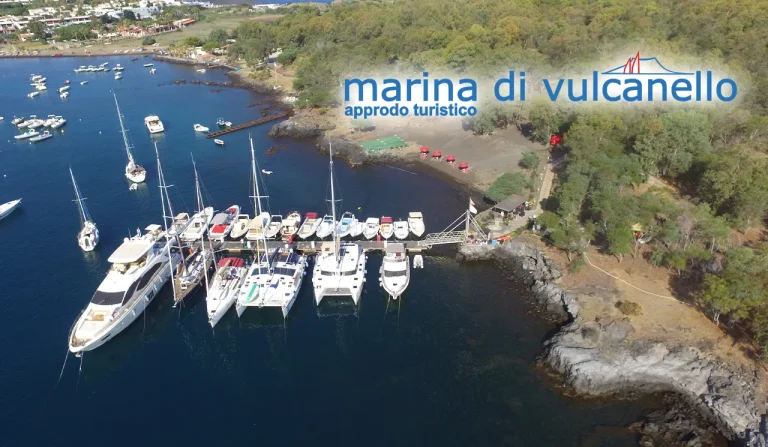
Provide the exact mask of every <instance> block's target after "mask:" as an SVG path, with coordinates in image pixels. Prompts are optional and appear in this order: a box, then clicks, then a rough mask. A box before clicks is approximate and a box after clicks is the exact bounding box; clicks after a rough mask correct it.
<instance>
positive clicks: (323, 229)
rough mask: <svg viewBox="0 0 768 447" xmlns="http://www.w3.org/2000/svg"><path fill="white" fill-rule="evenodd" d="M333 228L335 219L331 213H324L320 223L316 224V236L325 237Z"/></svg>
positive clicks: (334, 227) (331, 232)
mask: <svg viewBox="0 0 768 447" xmlns="http://www.w3.org/2000/svg"><path fill="white" fill-rule="evenodd" d="M334 229H336V221H335V220H334V219H333V216H332V215H330V214H326V215H325V216H323V219H322V220H321V221H320V225H318V227H317V230H316V232H315V234H317V237H319V238H320V239H325V238H327V237H328V236H330V235H331V234H333V230H334Z"/></svg>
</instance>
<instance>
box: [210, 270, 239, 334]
mask: <svg viewBox="0 0 768 447" xmlns="http://www.w3.org/2000/svg"><path fill="white" fill-rule="evenodd" d="M245 273H246V268H245V261H244V260H243V259H242V258H235V257H228V258H222V259H221V260H219V263H218V265H217V267H216V273H214V275H213V281H212V282H211V285H210V286H209V287H208V294H207V296H206V297H205V305H206V308H207V309H208V323H209V324H210V325H211V327H214V326H216V323H218V322H219V320H221V317H223V316H224V314H225V313H227V311H228V310H229V308H230V307H232V305H233V304H234V303H235V300H236V299H237V294H238V292H239V291H240V286H241V285H242V284H243V281H244V279H245Z"/></svg>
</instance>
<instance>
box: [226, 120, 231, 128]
mask: <svg viewBox="0 0 768 447" xmlns="http://www.w3.org/2000/svg"><path fill="white" fill-rule="evenodd" d="M224 126H226V127H232V121H224Z"/></svg>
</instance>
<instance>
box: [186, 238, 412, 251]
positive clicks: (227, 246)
mask: <svg viewBox="0 0 768 447" xmlns="http://www.w3.org/2000/svg"><path fill="white" fill-rule="evenodd" d="M247 242H248V241H245V240H240V241H224V242H221V241H214V242H213V249H214V250H215V251H228V252H230V253H243V252H253V251H255V250H256V243H255V242H251V243H250V244H248V243H247ZM323 242H328V241H297V242H293V243H288V242H282V241H267V248H268V249H269V250H273V249H275V248H278V247H283V246H285V245H290V246H292V247H294V248H295V249H296V250H298V251H300V252H303V253H313V252H319V251H320V246H321V245H322V244H323ZM207 243H208V242H207V241H206V244H207ZM354 243H355V244H358V245H362V246H363V251H384V249H385V248H386V245H385V243H386V242H385V241H381V242H377V241H354ZM391 243H402V244H404V245H405V249H406V250H407V251H409V252H413V253H418V252H421V251H423V250H425V249H426V247H423V246H420V245H419V244H418V241H394V240H393V241H391ZM194 245H195V246H199V245H200V242H197V243H195V244H194ZM259 247H260V249H261V250H263V249H264V248H263V247H262V246H261V245H259Z"/></svg>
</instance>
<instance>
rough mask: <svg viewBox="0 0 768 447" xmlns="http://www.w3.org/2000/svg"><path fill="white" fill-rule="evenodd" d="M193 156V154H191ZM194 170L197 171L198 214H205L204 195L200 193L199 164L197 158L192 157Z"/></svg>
mask: <svg viewBox="0 0 768 447" xmlns="http://www.w3.org/2000/svg"><path fill="white" fill-rule="evenodd" d="M190 155H192V154H190ZM192 169H194V170H195V194H197V207H198V210H197V212H198V213H202V212H203V208H204V207H203V195H202V194H201V193H200V179H199V178H198V176H197V164H195V157H194V156H192Z"/></svg>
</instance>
